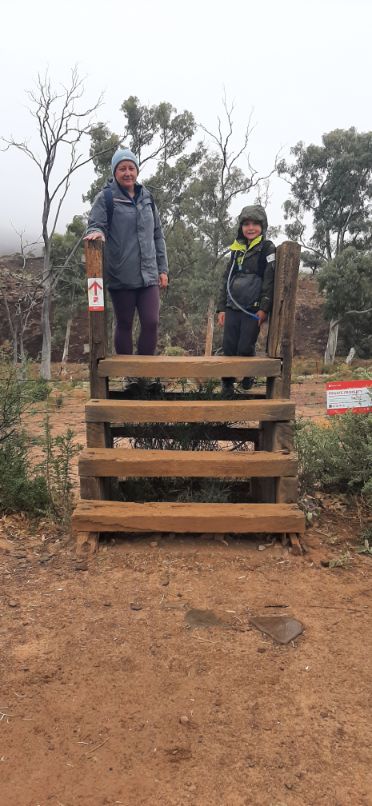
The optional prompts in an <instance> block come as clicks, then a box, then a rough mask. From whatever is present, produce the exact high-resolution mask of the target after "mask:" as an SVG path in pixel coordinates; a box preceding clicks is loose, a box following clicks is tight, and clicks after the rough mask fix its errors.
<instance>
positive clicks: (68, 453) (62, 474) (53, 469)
mask: <svg viewBox="0 0 372 806" xmlns="http://www.w3.org/2000/svg"><path fill="white" fill-rule="evenodd" d="M41 446H42V450H43V454H44V458H43V460H42V462H40V464H39V465H38V467H37V470H38V472H39V473H41V474H42V477H43V478H45V481H46V488H47V495H48V510H49V514H50V515H52V517H54V518H55V519H56V520H57V521H58V522H59V523H60V524H61V525H62V526H63V527H66V526H67V525H68V524H69V522H70V517H71V512H72V507H73V498H72V491H73V481H72V476H71V463H72V460H73V458H74V457H75V456H76V455H77V454H78V453H79V451H81V450H82V447H83V446H82V445H79V444H77V443H75V442H74V432H73V431H71V429H70V428H69V429H68V430H67V431H66V433H65V434H62V435H60V436H57V437H53V436H52V433H51V429H50V421H49V417H48V415H47V416H46V417H45V420H44V436H43V439H42V441H41Z"/></svg>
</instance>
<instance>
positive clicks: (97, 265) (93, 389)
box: [84, 240, 107, 398]
mask: <svg viewBox="0 0 372 806" xmlns="http://www.w3.org/2000/svg"><path fill="white" fill-rule="evenodd" d="M84 251H85V268H86V274H87V280H88V304H89V313H88V319H89V379H90V394H91V397H92V398H106V397H107V379H106V378H99V377H98V361H99V360H100V359H101V358H105V357H106V355H107V329H106V308H105V292H104V285H103V243H102V241H101V240H96V241H85V242H84Z"/></svg>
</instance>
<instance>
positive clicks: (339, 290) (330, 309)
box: [319, 247, 372, 358]
mask: <svg viewBox="0 0 372 806" xmlns="http://www.w3.org/2000/svg"><path fill="white" fill-rule="evenodd" d="M319 286H320V289H321V291H324V292H325V295H326V303H325V313H326V317H327V318H328V319H332V318H339V319H340V320H342V337H343V341H344V346H345V348H346V350H349V349H350V347H355V348H356V350H357V352H358V354H359V355H360V356H361V357H362V358H363V357H366V358H367V357H368V356H369V355H372V255H371V253H370V252H360V251H358V250H357V249H356V248H355V247H348V248H347V249H345V250H344V251H343V252H341V254H339V255H337V257H336V258H335V259H334V260H332V261H329V262H328V263H326V264H325V266H324V267H323V268H322V270H321V272H320V273H319ZM368 309H369V313H364V314H357V313H356V314H355V313H349V311H368Z"/></svg>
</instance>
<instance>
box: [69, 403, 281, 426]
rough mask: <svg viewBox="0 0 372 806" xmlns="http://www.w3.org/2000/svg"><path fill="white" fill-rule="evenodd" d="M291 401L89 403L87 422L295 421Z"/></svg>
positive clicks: (86, 413) (86, 407) (86, 414)
mask: <svg viewBox="0 0 372 806" xmlns="http://www.w3.org/2000/svg"><path fill="white" fill-rule="evenodd" d="M294 415H295V406H294V403H292V402H291V401H290V400H226V401H225V400H190V401H182V400H174V401H173V400H89V401H88V403H87V404H86V406H85V419H86V422H87V423H200V422H205V423H225V422H235V423H242V422H251V421H265V422H266V421H280V420H292V419H294Z"/></svg>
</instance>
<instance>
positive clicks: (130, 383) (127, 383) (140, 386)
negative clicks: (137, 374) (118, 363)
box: [123, 378, 145, 396]
mask: <svg viewBox="0 0 372 806" xmlns="http://www.w3.org/2000/svg"><path fill="white" fill-rule="evenodd" d="M144 388H145V383H144V380H143V378H125V379H124V381H123V391H124V392H127V393H128V394H129V395H133V396H134V395H139V394H142V392H143V391H144Z"/></svg>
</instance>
